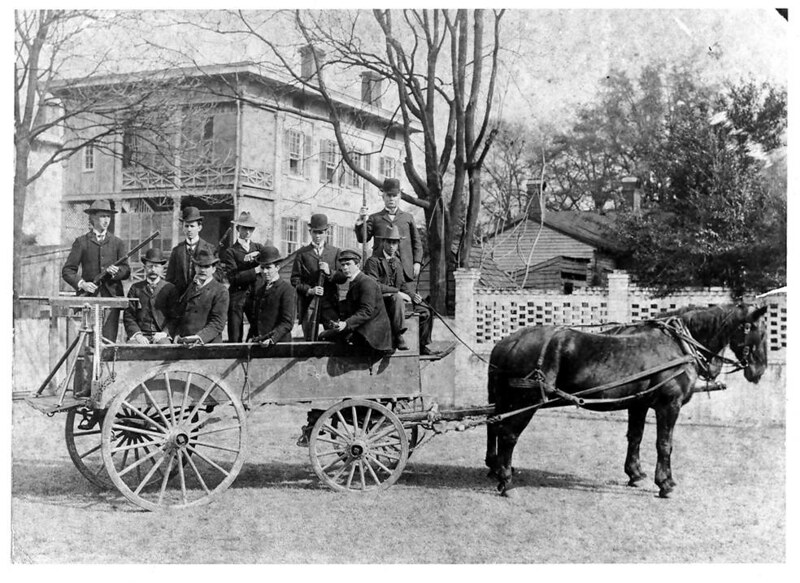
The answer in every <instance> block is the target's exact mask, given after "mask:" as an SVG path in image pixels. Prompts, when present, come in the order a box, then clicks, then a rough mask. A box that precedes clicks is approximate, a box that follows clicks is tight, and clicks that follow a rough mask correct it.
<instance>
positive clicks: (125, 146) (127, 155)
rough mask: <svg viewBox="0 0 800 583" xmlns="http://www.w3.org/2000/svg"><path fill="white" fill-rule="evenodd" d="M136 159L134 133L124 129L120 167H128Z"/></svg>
mask: <svg viewBox="0 0 800 583" xmlns="http://www.w3.org/2000/svg"><path fill="white" fill-rule="evenodd" d="M135 159H136V134H134V133H133V132H132V131H131V130H125V132H124V133H123V134H122V167H123V168H130V167H131V166H133V164H134V160H135Z"/></svg>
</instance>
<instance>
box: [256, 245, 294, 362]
mask: <svg viewBox="0 0 800 583" xmlns="http://www.w3.org/2000/svg"><path fill="white" fill-rule="evenodd" d="M257 259H258V263H259V267H260V268H261V269H260V270H259V273H258V275H256V281H255V282H254V284H253V291H252V292H251V294H250V296H249V298H248V303H247V304H246V305H245V312H247V313H248V314H250V317H251V318H252V319H251V320H250V321H251V322H252V325H251V326H250V332H249V336H248V340H251V341H255V342H258V343H259V344H261V345H262V346H269V345H271V344H275V343H276V342H291V340H292V328H293V327H294V316H295V309H296V302H295V296H296V294H295V291H294V288H293V287H292V285H291V284H290V283H289V282H288V281H284V280H282V279H281V275H280V273H279V271H278V269H279V268H280V266H281V262H282V261H283V258H282V257H281V254H280V251H278V249H277V248H275V247H273V246H272V245H265V246H264V247H263V248H262V249H261V251H259V253H258V258H257Z"/></svg>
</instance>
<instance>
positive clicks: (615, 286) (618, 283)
mask: <svg viewBox="0 0 800 583" xmlns="http://www.w3.org/2000/svg"><path fill="white" fill-rule="evenodd" d="M629 285H630V276H629V275H628V274H627V272H625V271H622V270H619V269H615V270H614V271H612V272H611V273H610V274H609V275H608V318H607V321H608V322H619V323H624V322H630V320H631V304H630V298H629V297H628V286H629Z"/></svg>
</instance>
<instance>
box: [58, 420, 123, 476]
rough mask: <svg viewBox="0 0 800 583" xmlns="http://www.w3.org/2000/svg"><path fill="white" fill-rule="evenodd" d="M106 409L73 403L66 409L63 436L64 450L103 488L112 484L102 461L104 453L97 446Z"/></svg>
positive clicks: (79, 469) (83, 472) (100, 438)
mask: <svg viewBox="0 0 800 583" xmlns="http://www.w3.org/2000/svg"><path fill="white" fill-rule="evenodd" d="M104 413H105V411H101V410H93V409H89V408H88V407H76V408H74V409H70V410H69V411H67V423H66V427H65V428H64V436H65V438H66V443H67V452H69V457H70V459H72V463H73V464H75V467H76V468H78V471H79V472H80V473H81V474H83V477H84V478H86V479H87V480H89V481H90V482H91V483H92V484H94V485H95V486H97V487H98V488H103V489H105V490H107V489H109V488H113V487H114V483H113V482H112V481H111V478H109V477H108V473H107V472H106V467H105V465H104V464H103V453H102V451H101V450H100V447H101V445H102V443H103V440H102V435H101V434H102V416H103V414H104Z"/></svg>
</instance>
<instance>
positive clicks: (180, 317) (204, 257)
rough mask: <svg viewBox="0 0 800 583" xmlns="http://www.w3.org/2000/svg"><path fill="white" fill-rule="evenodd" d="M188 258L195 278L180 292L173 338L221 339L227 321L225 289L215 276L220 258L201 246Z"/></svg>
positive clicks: (191, 341)
mask: <svg viewBox="0 0 800 583" xmlns="http://www.w3.org/2000/svg"><path fill="white" fill-rule="evenodd" d="M191 261H192V264H193V265H194V272H195V275H194V279H193V280H192V281H191V283H190V284H189V287H188V288H187V289H186V291H185V292H184V293H183V295H182V296H181V299H180V304H179V305H178V310H177V317H176V320H175V322H174V323H173V326H172V329H171V330H170V332H171V334H172V336H174V337H175V341H176V342H181V343H186V344H208V343H210V342H212V343H218V342H222V331H223V330H224V329H225V324H226V323H227V321H228V290H226V289H225V286H224V285H223V284H222V283H220V282H219V281H218V280H217V279H216V278H215V277H214V273H215V272H216V269H217V263H218V262H219V259H218V258H217V256H216V255H215V254H214V252H213V251H208V250H206V249H201V250H200V251H198V253H197V256H195V257H192V258H191Z"/></svg>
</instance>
